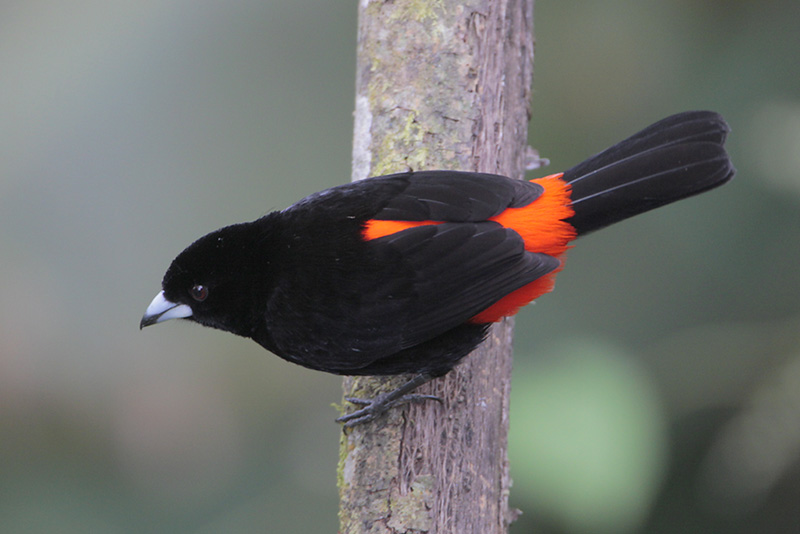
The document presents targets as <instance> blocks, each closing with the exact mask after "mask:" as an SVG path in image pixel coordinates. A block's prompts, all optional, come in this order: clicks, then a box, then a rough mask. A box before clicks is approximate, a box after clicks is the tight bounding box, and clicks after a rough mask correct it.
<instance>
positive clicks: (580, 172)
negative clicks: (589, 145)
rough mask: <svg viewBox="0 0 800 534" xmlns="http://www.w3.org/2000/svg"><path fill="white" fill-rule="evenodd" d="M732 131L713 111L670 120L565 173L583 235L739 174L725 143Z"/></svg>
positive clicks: (575, 218) (573, 221) (574, 219)
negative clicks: (732, 163)
mask: <svg viewBox="0 0 800 534" xmlns="http://www.w3.org/2000/svg"><path fill="white" fill-rule="evenodd" d="M729 131H730V128H729V127H728V124H727V123H726V122H725V120H724V119H723V118H722V117H721V116H720V115H718V114H717V113H714V112H711V111H687V112H684V113H678V114H677V115H672V116H671V117H667V118H666V119H663V120H661V121H659V122H657V123H655V124H653V125H651V126H648V127H647V128H645V129H644V130H642V131H641V132H639V133H637V134H635V135H633V136H631V137H629V138H628V139H626V140H624V141H622V142H620V143H618V144H616V145H614V146H612V147H611V148H609V149H607V150H604V151H603V152H600V153H599V154H597V155H595V156H592V157H591V158H589V159H587V160H586V161H584V162H583V163H580V164H578V165H576V166H575V167H572V168H571V169H569V170H567V171H566V172H564V176H563V177H562V179H563V180H564V181H566V182H568V183H569V184H570V186H571V187H572V196H571V198H572V206H573V209H574V210H575V215H574V216H572V217H571V218H570V219H568V220H567V222H569V223H570V224H571V225H572V226H574V227H575V229H576V230H577V232H578V235H584V234H587V233H589V232H593V231H594V230H598V229H600V228H603V227H605V226H608V225H610V224H613V223H615V222H618V221H621V220H624V219H627V218H628V217H633V216H634V215H638V214H639V213H643V212H645V211H649V210H651V209H653V208H657V207H659V206H663V205H664V204H669V203H671V202H675V201H676V200H680V199H682V198H686V197H690V196H692V195H697V194H699V193H702V192H703V191H707V190H709V189H713V188H714V187H717V186H720V185H722V184H724V183H725V182H727V181H728V180H730V179H731V178H732V177H733V174H734V172H735V169H734V168H733V166H732V165H731V162H730V159H729V158H728V154H727V153H726V152H725V148H724V146H723V145H724V143H725V138H726V137H727V134H728V132H729Z"/></svg>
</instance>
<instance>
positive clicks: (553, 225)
mask: <svg viewBox="0 0 800 534" xmlns="http://www.w3.org/2000/svg"><path fill="white" fill-rule="evenodd" d="M563 175H564V173H559V174H552V175H550V176H545V177H543V178H537V179H535V180H531V181H532V182H534V183H537V184H539V185H541V186H542V187H544V193H542V195H541V196H540V197H539V198H537V199H536V200H534V201H533V202H531V203H530V204H528V205H527V206H523V207H522V208H509V209H507V210H505V211H504V212H502V213H501V214H499V215H497V216H495V217H492V219H491V220H493V221H496V222H498V223H500V224H502V225H503V226H505V227H506V228H511V229H512V230H514V231H515V232H517V233H518V234H519V235H521V236H522V239H524V240H525V250H528V251H530V252H540V253H544V254H548V255H550V256H554V257H556V258H558V259H560V260H561V261H562V267H563V261H564V257H565V253H566V251H567V248H568V246H569V242H570V241H572V240H573V239H575V237H577V232H576V231H575V228H573V227H572V225H571V224H569V223H568V222H566V221H565V219H569V218H570V217H572V216H573V215H574V214H575V212H574V211H573V209H572V205H571V203H572V201H571V199H570V194H571V192H572V190H571V188H570V186H569V184H568V183H566V182H565V181H563V180H562V179H561V177H562V176H563ZM562 267H559V268H557V269H556V270H555V271H553V272H551V273H548V274H546V275H544V276H542V277H541V278H538V279H536V280H534V281H533V282H531V283H530V284H528V285H526V286H523V287H521V288H519V289H517V290H516V291H514V292H513V293H509V294H508V295H506V296H505V297H503V298H502V299H500V300H499V301H497V302H495V303H494V304H493V305H491V306H489V307H488V308H486V309H485V310H483V311H482V312H481V313H479V314H477V315H476V316H474V317H473V318H472V319H470V322H472V323H493V322H496V321H499V320H500V319H502V318H503V317H508V316H510V315H514V314H515V313H517V311H519V309H520V308H521V307H523V306H525V305H526V304H529V303H530V302H531V301H533V300H534V299H536V298H538V297H539V296H541V295H543V294H545V293H549V292H550V291H552V290H553V286H554V285H555V283H556V274H557V273H558V272H559V271H560V270H561V269H562Z"/></svg>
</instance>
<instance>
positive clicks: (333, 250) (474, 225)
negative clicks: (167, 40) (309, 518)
mask: <svg viewBox="0 0 800 534" xmlns="http://www.w3.org/2000/svg"><path fill="white" fill-rule="evenodd" d="M729 132H730V128H729V126H728V124H727V123H726V122H725V120H724V119H723V118H722V116H720V115H719V114H717V113H715V112H712V111H687V112H682V113H678V114H675V115H672V116H670V117H667V118H665V119H663V120H661V121H658V122H656V123H655V124H652V125H651V126H648V127H647V128H645V129H644V130H642V131H640V132H638V133H636V134H634V135H633V136H631V137H629V138H627V139H625V140H624V141H622V142H620V143H618V144H616V145H614V146H612V147H611V148H608V149H607V150H604V151H603V152H600V153H598V154H596V155H594V156H592V157H590V158H589V159H587V160H585V161H584V162H582V163H580V164H578V165H576V166H574V167H572V168H570V169H568V170H566V171H564V172H561V173H557V174H552V175H549V176H545V177H542V178H537V179H533V180H530V181H528V180H520V179H514V178H509V177H506V176H500V175H496V174H486V173H478V172H468V171H455V170H421V171H408V172H402V173H397V174H391V175H386V176H379V177H374V178H369V179H365V180H360V181H357V182H352V183H347V184H344V185H339V186H336V187H332V188H330V189H326V190H324V191H321V192H318V193H315V194H312V195H310V196H308V197H306V198H304V199H302V200H300V201H299V202H297V203H295V204H293V205H291V206H290V207H288V208H286V209H283V210H281V211H275V212H272V213H269V214H267V215H264V216H262V217H260V218H258V219H256V220H253V221H250V222H245V223H239V224H233V225H230V226H226V227H224V228H221V229H219V230H216V231H214V232H211V233H209V234H208V235H205V236H204V237H201V238H199V239H198V240H197V241H195V242H194V243H192V244H191V245H189V246H188V247H187V248H186V249H185V250H183V251H182V252H181V253H180V254H178V256H177V257H176V258H175V259H174V260H173V261H172V263H171V264H170V265H169V268H168V269H167V271H166V273H165V275H164V277H163V280H162V283H161V287H162V289H161V291H160V292H159V293H158V294H157V295H156V297H155V298H154V299H153V301H152V302H151V303H150V305H149V306H148V307H147V310H146V312H145V314H144V316H143V317H142V319H141V322H140V329H141V328H144V327H146V326H149V325H153V324H156V323H161V322H164V321H166V320H169V319H183V320H186V321H192V322H195V323H198V324H200V325H203V326H206V327H211V328H216V329H219V330H223V331H227V332H231V333H233V334H236V335H238V336H243V337H245V338H250V339H252V340H253V341H255V342H256V343H258V344H259V345H261V346H262V347H263V348H265V349H266V350H268V351H270V352H272V353H273V354H275V355H277V356H279V357H281V358H283V359H285V360H287V361H289V362H292V363H295V364H298V365H301V366H304V367H307V368H310V369H314V370H318V371H324V372H327V373H333V374H338V375H376V376H385V375H408V377H409V378H408V380H407V381H406V382H405V383H403V384H402V385H401V386H400V387H398V388H396V389H395V390H393V391H390V392H387V393H383V394H381V395H378V396H376V397H375V398H374V399H360V398H351V397H348V398H347V400H348V401H350V402H351V403H353V404H354V405H355V406H356V407H357V409H355V410H354V411H352V412H350V413H348V414H346V415H343V416H342V417H340V418H339V419H337V421H339V422H340V423H342V424H343V425H344V426H345V427H352V426H355V425H359V424H363V423H367V422H369V421H373V420H375V419H377V418H378V417H380V416H381V415H382V414H383V413H385V412H386V411H387V410H389V409H391V408H392V407H394V406H397V405H400V404H403V403H407V402H412V401H420V400H426V399H431V398H435V397H431V396H427V395H419V394H414V393H413V391H414V390H416V388H417V387H418V386H420V385H421V384H424V383H426V382H428V381H430V380H432V379H434V378H436V377H440V376H443V375H445V374H447V373H448V372H449V371H450V370H451V369H453V367H454V366H455V365H456V364H458V362H459V361H460V360H462V359H463V358H464V357H465V356H467V355H468V354H469V353H470V352H471V351H472V350H473V349H475V348H476V347H477V346H478V345H479V344H480V343H481V342H482V341H483V340H484V338H485V337H486V335H487V331H488V329H489V327H490V326H491V324H492V323H495V322H497V321H499V320H501V319H502V318H504V317H508V316H511V315H514V314H515V313H516V312H517V311H518V310H519V309H520V308H521V307H523V306H525V305H526V304H528V303H530V302H532V301H533V300H535V299H537V298H538V297H539V296H541V295H543V294H545V293H547V292H549V291H551V290H552V289H553V286H554V282H555V277H556V274H557V273H558V272H559V271H560V270H561V269H562V267H563V265H564V260H565V256H566V251H567V249H568V248H569V247H570V246H571V242H572V241H573V240H575V239H576V238H578V237H581V236H584V235H586V234H589V233H591V232H594V231H596V230H599V229H601V228H604V227H606V226H609V225H611V224H614V223H616V222H619V221H622V220H625V219H628V218H630V217H633V216H635V215H638V214H640V213H644V212H646V211H649V210H652V209H654V208H657V207H660V206H663V205H666V204H669V203H672V202H675V201H677V200H681V199H684V198H687V197H690V196H693V195H697V194H699V193H702V192H705V191H708V190H710V189H713V188H715V187H718V186H720V185H722V184H724V183H726V182H728V181H729V180H730V179H731V178H732V177H733V175H734V174H735V169H734V167H733V165H732V163H731V161H730V158H729V156H728V154H727V152H726V150H725V147H724V143H725V140H726V137H727V135H728V133H729Z"/></svg>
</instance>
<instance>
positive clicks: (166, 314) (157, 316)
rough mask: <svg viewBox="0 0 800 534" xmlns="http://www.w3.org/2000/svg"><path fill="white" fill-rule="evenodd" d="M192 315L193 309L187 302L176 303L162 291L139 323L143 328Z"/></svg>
mask: <svg viewBox="0 0 800 534" xmlns="http://www.w3.org/2000/svg"><path fill="white" fill-rule="evenodd" d="M191 316H192V309H191V308H190V307H189V306H187V305H186V304H175V303H174V302H172V301H169V300H167V299H166V297H164V292H163V291H162V292H160V293H159V294H158V295H156V298H154V299H153V302H151V303H150V305H149V306H148V307H147V310H146V311H145V312H144V317H142V321H141V322H140V323H139V329H140V330H141V329H142V328H144V327H145V326H150V325H151V324H156V323H161V322H164V321H168V320H169V319H183V318H186V317H191Z"/></svg>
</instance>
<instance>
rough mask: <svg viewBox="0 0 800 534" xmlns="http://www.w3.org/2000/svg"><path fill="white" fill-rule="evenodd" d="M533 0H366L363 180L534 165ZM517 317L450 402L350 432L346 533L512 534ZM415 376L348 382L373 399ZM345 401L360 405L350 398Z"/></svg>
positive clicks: (455, 374)
mask: <svg viewBox="0 0 800 534" xmlns="http://www.w3.org/2000/svg"><path fill="white" fill-rule="evenodd" d="M532 29H533V0H468V1H466V2H456V1H451V0H429V1H425V2H419V1H414V0H394V1H391V2H389V1H380V0H373V1H369V0H361V1H360V5H359V29H358V61H357V82H356V113H355V138H354V148H353V179H354V180H357V179H362V178H366V177H368V176H377V175H381V174H388V173H392V172H401V171H404V170H408V169H412V170H430V169H454V170H478V171H482V172H491V173H498V174H504V175H506V176H513V177H519V178H521V177H522V175H523V173H524V160H525V147H526V140H527V126H528V120H529V116H530V110H529V102H530V84H531V73H532V65H533V37H532ZM512 332H513V322H512V321H511V320H506V321H504V322H502V323H499V324H497V325H495V327H494V328H493V329H492V330H491V334H490V336H489V339H487V341H486V342H485V343H484V344H483V345H481V347H479V348H478V349H477V350H476V351H474V352H473V353H472V354H471V355H469V356H468V357H467V358H465V359H464V360H463V361H462V362H461V363H460V364H459V365H458V366H457V367H456V368H455V369H454V370H453V371H452V372H450V373H449V374H448V375H447V376H445V377H443V378H440V379H437V380H434V381H433V382H431V383H429V384H426V385H425V386H422V388H420V391H419V392H420V393H430V394H433V395H437V396H439V397H440V398H442V399H443V401H444V402H443V403H442V404H439V403H437V402H426V403H423V404H413V405H410V406H407V407H405V408H402V409H400V408H395V409H393V410H391V411H390V412H389V413H388V414H387V415H385V416H383V417H381V418H380V419H379V420H377V421H375V422H372V423H368V424H364V425H360V426H357V427H355V428H353V429H348V430H347V431H346V432H344V433H343V435H342V441H341V451H340V465H339V491H340V497H341V503H340V522H341V528H340V532H342V533H347V534H355V533H359V534H361V533H381V534H384V533H385V534H398V533H424V532H430V533H437V534H447V533H454V534H455V533H457V534H467V533H477V534H498V533H505V532H506V531H507V528H508V525H509V524H510V522H511V521H512V520H513V517H514V515H515V514H514V512H512V511H509V509H508V491H509V486H510V478H509V475H508V461H507V455H506V449H507V434H508V399H509V392H510V381H511V341H512ZM406 378H407V377H398V378H391V379H385V378H382V379H378V378H372V377H359V378H346V379H345V381H344V389H345V392H346V394H347V395H351V396H356V397H371V396H374V395H375V394H376V393H379V392H382V391H388V390H389V389H393V388H394V387H396V386H398V385H399V384H400V383H402V382H403V381H405V379H406ZM344 407H345V409H352V408H353V407H352V406H348V405H347V403H345V406H344Z"/></svg>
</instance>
